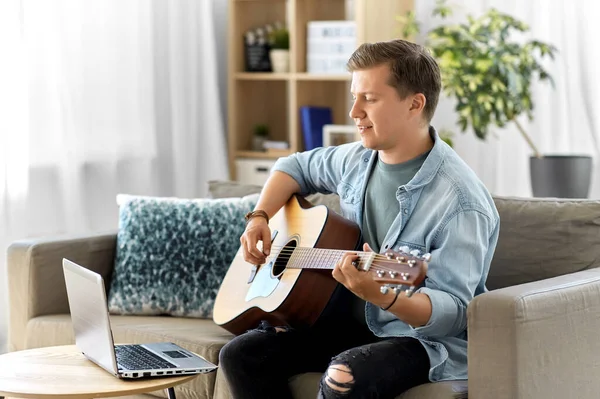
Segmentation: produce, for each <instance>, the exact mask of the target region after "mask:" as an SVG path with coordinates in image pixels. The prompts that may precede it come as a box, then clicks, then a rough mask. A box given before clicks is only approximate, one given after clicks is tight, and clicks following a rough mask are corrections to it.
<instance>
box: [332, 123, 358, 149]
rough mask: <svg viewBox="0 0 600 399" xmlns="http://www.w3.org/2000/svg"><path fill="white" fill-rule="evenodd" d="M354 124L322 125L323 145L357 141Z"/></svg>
mask: <svg viewBox="0 0 600 399" xmlns="http://www.w3.org/2000/svg"><path fill="white" fill-rule="evenodd" d="M358 140H359V137H358V132H357V130H356V126H354V125H323V147H329V146H336V145H341V144H346V143H352V142H355V141H358Z"/></svg>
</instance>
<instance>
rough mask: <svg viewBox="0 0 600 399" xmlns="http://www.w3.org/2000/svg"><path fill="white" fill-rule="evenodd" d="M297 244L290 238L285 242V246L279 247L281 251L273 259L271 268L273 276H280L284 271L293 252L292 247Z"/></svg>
mask: <svg viewBox="0 0 600 399" xmlns="http://www.w3.org/2000/svg"><path fill="white" fill-rule="evenodd" d="M297 246H298V241H296V240H291V241H289V242H288V243H287V244H285V247H283V248H282V249H281V252H279V256H277V259H275V264H274V265H273V269H272V270H273V276H275V277H279V276H281V274H282V273H283V272H284V271H285V269H286V267H287V264H288V262H289V260H290V257H291V256H292V253H293V252H294V248H296V247H297Z"/></svg>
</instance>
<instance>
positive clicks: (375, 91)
mask: <svg viewBox="0 0 600 399" xmlns="http://www.w3.org/2000/svg"><path fill="white" fill-rule="evenodd" d="M390 73H391V72H390V67H389V66H388V65H387V64H385V65H379V66H375V67H372V68H369V69H364V70H358V71H354V72H353V73H352V84H351V87H350V91H351V92H352V97H353V99H354V104H353V106H352V108H351V109H350V117H351V118H352V119H353V120H354V123H356V125H357V127H358V130H359V132H360V136H361V140H362V143H363V145H364V146H365V147H366V148H370V149H373V150H383V151H390V150H394V149H395V148H398V147H399V146H401V144H402V142H403V138H405V137H406V135H407V134H409V133H410V132H411V131H413V130H412V129H413V128H414V127H415V126H417V125H415V123H419V121H418V120H416V119H415V118H417V119H419V120H420V119H421V115H420V112H414V111H413V110H412V109H413V97H414V96H412V95H409V96H407V97H406V98H405V99H401V98H400V95H399V94H398V92H397V91H396V89H395V88H394V87H392V86H390V85H389V84H388V82H389V81H390Z"/></svg>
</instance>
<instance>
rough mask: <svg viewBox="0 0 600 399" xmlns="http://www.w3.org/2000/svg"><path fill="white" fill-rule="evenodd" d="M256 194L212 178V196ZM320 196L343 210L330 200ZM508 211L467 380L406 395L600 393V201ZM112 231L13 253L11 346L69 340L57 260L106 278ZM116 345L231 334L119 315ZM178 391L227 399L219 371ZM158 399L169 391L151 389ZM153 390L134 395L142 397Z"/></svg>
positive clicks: (196, 344)
mask: <svg viewBox="0 0 600 399" xmlns="http://www.w3.org/2000/svg"><path fill="white" fill-rule="evenodd" d="M258 190H260V187H258V186H243V185H238V184H234V183H227V182H212V183H211V186H210V192H211V195H212V196H213V197H227V196H241V195H245V194H250V193H252V192H256V191H258ZM309 199H310V200H311V201H312V202H313V203H325V204H328V205H329V206H330V207H331V208H333V209H334V210H335V209H336V208H337V207H338V205H337V203H336V198H335V197H333V196H312V197H310V198H309ZM495 202H496V205H497V207H498V210H499V213H500V217H501V230H500V238H499V243H498V248H497V250H496V254H495V256H494V259H493V262H492V266H491V271H490V275H489V279H488V283H487V285H488V288H489V289H490V292H488V293H486V294H483V295H480V296H478V297H477V298H475V300H473V302H472V303H471V304H470V306H469V308H468V318H469V323H468V328H469V381H468V383H467V381H453V382H444V383H435V384H426V385H422V386H419V387H416V388H414V389H412V390H411V391H409V392H407V393H405V394H404V395H402V396H401V398H402V399H416V398H436V399H437V398H439V399H447V398H462V397H466V390H467V387H468V395H469V398H474V399H479V398H485V399H489V398H499V399H504V398H506V399H525V398H527V399H537V398H540V399H541V398H544V399H546V398H579V399H583V398H597V397H598V395H599V394H598V392H600V378H598V375H600V340H599V339H597V336H598V331H600V269H597V267H598V266H600V234H599V233H600V201H592V200H558V199H530V198H529V199H524V198H501V197H495ZM115 242H116V235H115V234H114V233H108V234H97V235H90V236H85V237H54V238H46V239H35V240H24V241H18V242H15V243H13V244H12V245H11V246H10V248H9V250H8V258H7V259H8V278H9V303H10V322H9V349H10V350H12V351H14V350H22V349H27V348H35V347H42V346H50V345H62V344H72V343H74V339H73V333H72V329H71V325H70V318H69V314H68V304H67V299H66V293H65V286H64V280H63V275H62V266H61V259H62V258H63V257H67V258H70V259H72V260H74V261H76V262H78V263H80V264H83V265H86V266H87V267H89V268H90V269H92V270H95V271H97V272H99V273H101V274H102V275H103V276H104V278H105V279H109V278H110V275H111V270H112V267H113V262H114V255H115ZM112 322H113V328H114V338H115V341H116V342H117V343H120V342H148V341H157V340H170V341H173V342H176V343H178V344H179V345H182V346H184V347H186V348H188V349H190V350H192V351H194V352H196V353H198V354H200V355H202V356H204V357H206V358H207V359H208V360H210V361H212V362H215V363H217V362H218V353H219V350H220V348H221V347H222V346H223V345H224V344H225V343H226V342H227V341H228V340H229V339H231V337H232V336H231V334H229V333H228V332H227V331H225V330H223V329H222V328H220V327H219V326H217V325H215V324H214V323H213V322H212V320H203V319H190V318H177V317H163V316H153V317H147V316H146V317H143V316H112ZM319 378H320V375H319V374H316V373H309V374H304V375H299V376H295V377H294V378H292V379H291V380H290V385H291V386H292V389H293V391H294V395H295V397H296V398H298V399H304V398H314V397H315V393H316V390H317V382H318V380H319ZM176 392H177V397H178V398H202V399H209V398H216V399H225V398H229V397H230V394H229V391H228V389H227V383H226V382H225V380H224V379H223V376H222V375H221V374H220V373H219V372H216V373H211V374H208V375H202V376H199V377H198V378H196V379H195V380H193V381H192V382H189V383H187V384H184V385H182V386H179V387H177V389H176ZM155 394H156V395H157V396H163V397H164V396H165V395H164V393H163V392H156V393H155ZM142 397H145V398H148V397H149V396H139V398H142Z"/></svg>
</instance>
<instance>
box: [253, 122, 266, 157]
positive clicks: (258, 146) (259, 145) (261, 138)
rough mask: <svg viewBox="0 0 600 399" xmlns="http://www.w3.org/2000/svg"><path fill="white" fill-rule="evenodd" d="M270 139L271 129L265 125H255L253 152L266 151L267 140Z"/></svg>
mask: <svg viewBox="0 0 600 399" xmlns="http://www.w3.org/2000/svg"><path fill="white" fill-rule="evenodd" d="M268 138H269V127H268V126H267V125H265V124H262V123H259V124H257V125H254V131H253V132H252V150H253V151H264V150H265V147H264V144H265V140H267V139H268Z"/></svg>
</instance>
